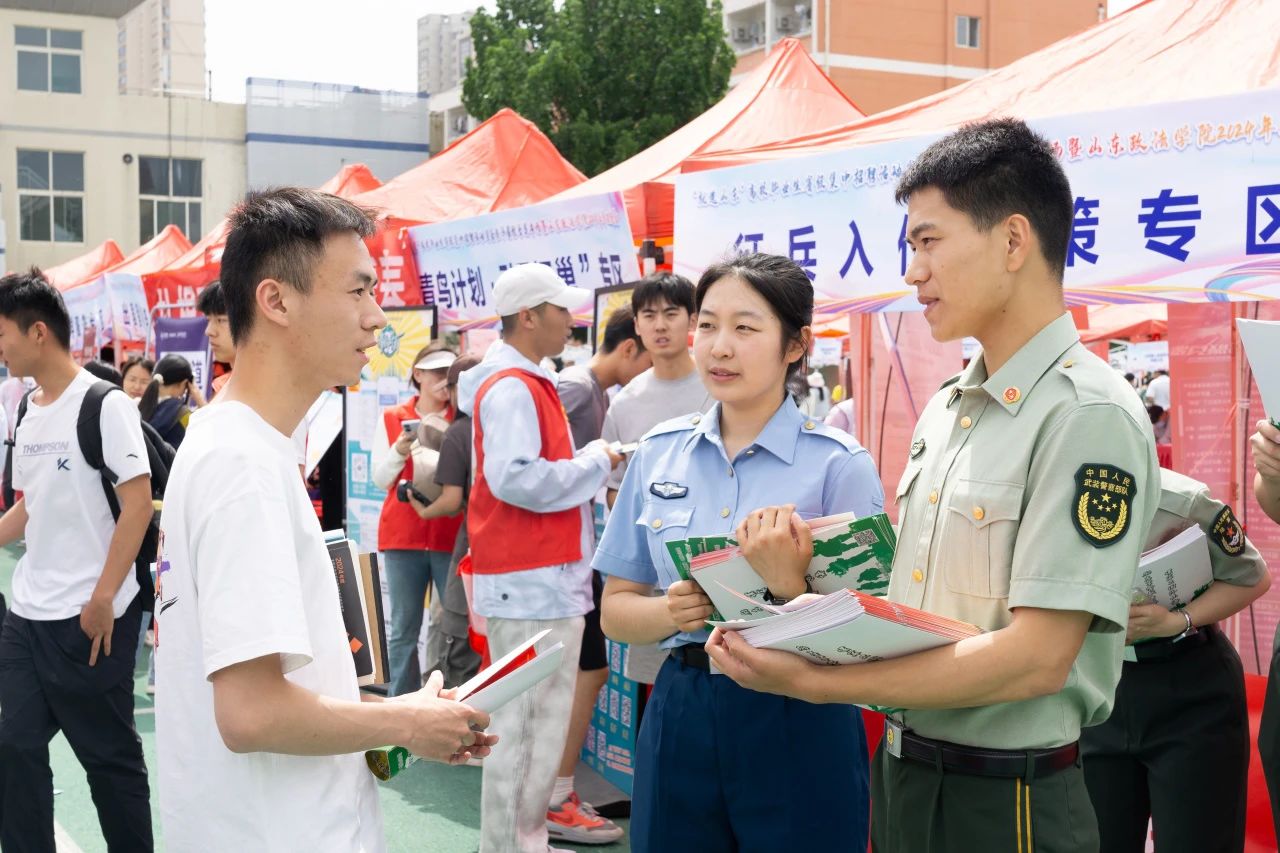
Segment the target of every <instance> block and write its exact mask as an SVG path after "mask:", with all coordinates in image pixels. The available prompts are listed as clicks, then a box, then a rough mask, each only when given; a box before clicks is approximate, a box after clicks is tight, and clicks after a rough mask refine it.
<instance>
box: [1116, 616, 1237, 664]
mask: <svg viewBox="0 0 1280 853" xmlns="http://www.w3.org/2000/svg"><path fill="white" fill-rule="evenodd" d="M1216 631H1217V628H1215V627H1214V626H1213V625H1205V626H1204V627H1202V628H1198V629H1197V630H1196V632H1195V633H1194V634H1188V635H1187V636H1185V637H1183V638H1182V639H1181V640H1178V639H1174V638H1173V637H1161V638H1160V639H1158V640H1144V641H1142V642H1141V643H1134V644H1133V654H1134V656H1135V657H1137V659H1138V663H1144V662H1146V661H1153V660H1169V659H1170V658H1175V657H1178V656H1179V655H1182V654H1185V653H1187V652H1189V651H1191V650H1192V649H1198V648H1200V647H1201V646H1203V645H1205V644H1207V643H1208V642H1209V641H1210V640H1212V639H1213V635H1214V633H1215V632H1216Z"/></svg>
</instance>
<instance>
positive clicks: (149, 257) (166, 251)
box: [63, 225, 191, 290]
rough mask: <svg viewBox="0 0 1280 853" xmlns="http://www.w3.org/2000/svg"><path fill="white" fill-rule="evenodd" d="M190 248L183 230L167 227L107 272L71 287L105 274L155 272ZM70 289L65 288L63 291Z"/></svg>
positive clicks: (171, 226) (173, 226)
mask: <svg viewBox="0 0 1280 853" xmlns="http://www.w3.org/2000/svg"><path fill="white" fill-rule="evenodd" d="M190 248H191V241H190V240H188V239H187V237H186V235H185V234H183V233H182V229H180V228H179V227H178V226H176V225H166V226H165V227H164V229H163V230H161V232H160V233H159V234H157V235H156V236H154V237H152V238H151V239H150V240H148V241H147V242H146V243H143V244H142V245H141V246H139V247H138V248H137V249H135V250H134V251H133V252H132V253H131V254H130V255H128V256H127V257H126V258H125V259H124V260H122V261H120V262H119V263H117V264H113V265H111V266H110V267H108V268H107V269H105V270H100V271H98V272H95V273H94V274H92V275H90V276H89V277H88V278H85V279H83V280H81V281H78V282H76V283H75V284H73V285H71V287H78V286H79V285H81V284H88V283H89V282H91V281H93V280H94V279H95V278H97V277H98V276H100V275H102V273H104V272H123V273H133V274H134V275H145V274H146V273H149V272H155V271H156V270H158V269H163V268H164V267H165V266H167V265H168V264H171V263H173V261H174V260H175V259H176V258H178V257H180V256H181V255H182V253H183V252H185V251H187V250H188V249H190ZM68 289H69V288H63V290H68Z"/></svg>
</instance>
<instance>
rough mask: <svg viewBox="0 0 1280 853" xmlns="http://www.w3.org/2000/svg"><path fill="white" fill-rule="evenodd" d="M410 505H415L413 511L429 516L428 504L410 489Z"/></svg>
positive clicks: (424, 516)
mask: <svg viewBox="0 0 1280 853" xmlns="http://www.w3.org/2000/svg"><path fill="white" fill-rule="evenodd" d="M409 506H411V507H413V511H414V512H416V513H417V514H418V515H420V516H422V517H423V518H426V517H427V505H426V504H424V503H423V502H422V501H420V500H418V498H417V497H416V496H415V495H414V494H413V491H412V490H410V492H409Z"/></svg>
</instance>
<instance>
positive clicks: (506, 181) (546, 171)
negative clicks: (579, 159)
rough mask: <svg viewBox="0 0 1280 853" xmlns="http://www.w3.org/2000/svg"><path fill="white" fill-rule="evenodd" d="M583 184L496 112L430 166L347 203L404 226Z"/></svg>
mask: <svg viewBox="0 0 1280 853" xmlns="http://www.w3.org/2000/svg"><path fill="white" fill-rule="evenodd" d="M585 180H586V176H585V175H583V174H582V173H581V172H579V171H578V170H577V169H575V168H574V166H573V164H572V163H570V162H569V161H568V160H566V159H564V158H563V157H561V156H560V152H559V151H557V150H556V147H555V146H554V145H552V144H551V140H550V139H547V137H546V136H545V135H544V134H543V133H542V131H540V130H538V127H537V125H535V124H534V123H533V122H531V121H529V120H528V119H526V118H523V117H521V116H520V115H519V114H518V113H516V112H514V111H513V110H510V109H502V110H499V111H498V112H496V113H494V114H493V116H491V117H490V118H489V119H488V120H487V121H485V122H483V123H482V124H481V125H480V126H479V127H477V128H476V129H475V130H473V131H471V132H470V133H468V134H467V135H466V136H464V137H462V138H461V139H459V140H457V141H456V142H454V143H453V144H452V145H450V146H449V147H448V148H446V149H444V150H443V151H441V152H440V153H439V154H437V155H436V156H434V157H432V158H431V159H430V160H427V161H426V162H424V163H422V164H420V165H418V166H415V167H413V168H412V169H410V170H409V171H407V172H405V173H404V174H402V175H398V176H396V177H395V178H393V179H391V180H390V181H387V182H386V183H385V184H383V185H382V186H381V187H379V188H378V189H375V190H371V191H370V192H366V193H361V194H360V195H358V196H355V197H354V198H352V199H351V200H352V201H354V202H355V203H356V204H359V205H361V206H363V207H371V208H375V209H377V210H379V211H380V212H381V216H382V218H384V219H386V220H388V225H389V226H390V227H402V226H405V225H419V224H422V223H427V222H442V221H444V220H447V219H463V218H465V217H468V216H479V215H480V214H483V213H491V212H493V211H495V210H507V209H510V208H514V207H523V206H525V205H528V204H536V203H537V202H540V201H544V200H546V199H548V198H550V197H551V196H553V195H555V194H556V193H558V192H560V191H562V190H566V189H568V188H569V187H572V186H575V185H576V184H580V183H582V182H583V181H585Z"/></svg>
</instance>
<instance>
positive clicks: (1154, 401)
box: [1147, 370, 1169, 412]
mask: <svg viewBox="0 0 1280 853" xmlns="http://www.w3.org/2000/svg"><path fill="white" fill-rule="evenodd" d="M1147 402H1148V403H1149V404H1151V405H1153V406H1159V407H1160V408H1162V409H1164V410H1165V411H1166V412H1167V411H1169V371H1167V370H1157V371H1156V378H1155V379H1152V380H1151V384H1150V385H1148V386H1147Z"/></svg>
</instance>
